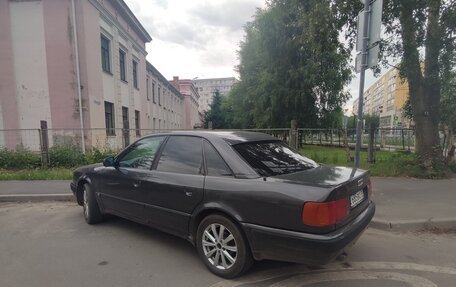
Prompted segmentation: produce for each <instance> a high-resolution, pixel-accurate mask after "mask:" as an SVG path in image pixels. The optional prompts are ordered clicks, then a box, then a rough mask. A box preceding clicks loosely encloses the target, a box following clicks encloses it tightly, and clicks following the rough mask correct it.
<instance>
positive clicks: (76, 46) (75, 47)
mask: <svg viewBox="0 0 456 287" xmlns="http://www.w3.org/2000/svg"><path fill="white" fill-rule="evenodd" d="M71 10H72V13H73V15H72V16H73V17H72V18H73V19H72V20H73V23H72V24H73V36H74V54H75V57H76V77H77V82H78V87H77V90H78V101H79V120H80V123H81V144H82V146H81V147H82V153H84V154H85V152H86V149H85V139H84V138H85V137H84V119H83V115H82V96H81V75H80V72H79V48H78V33H77V28H76V11H75V8H74V0H71Z"/></svg>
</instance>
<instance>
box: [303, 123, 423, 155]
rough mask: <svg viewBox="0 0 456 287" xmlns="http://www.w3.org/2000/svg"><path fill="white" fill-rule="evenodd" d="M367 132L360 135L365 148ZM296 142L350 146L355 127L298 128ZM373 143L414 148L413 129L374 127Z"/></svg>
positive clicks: (391, 146) (388, 148) (400, 148)
mask: <svg viewBox="0 0 456 287" xmlns="http://www.w3.org/2000/svg"><path fill="white" fill-rule="evenodd" d="M368 138H369V134H368V132H367V131H364V132H363V135H362V147H366V148H367V143H368ZM298 142H299V144H300V146H302V145H306V144H310V145H324V146H340V147H341V146H344V145H345V142H347V144H348V145H349V146H350V147H354V146H355V144H356V129H347V130H343V129H298ZM374 145H375V147H376V148H379V149H384V150H408V151H414V150H415V131H414V130H413V129H405V128H404V129H384V128H380V129H375V131H374Z"/></svg>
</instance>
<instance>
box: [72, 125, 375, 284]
mask: <svg viewBox="0 0 456 287" xmlns="http://www.w3.org/2000/svg"><path fill="white" fill-rule="evenodd" d="M369 177H370V176H369V173H368V172H366V171H363V170H352V169H349V168H344V167H327V166H320V165H318V164H316V163H315V162H314V161H312V160H310V159H308V158H306V157H304V156H302V155H300V154H298V153H297V152H296V151H295V150H293V149H292V148H290V147H289V146H287V145H286V144H285V143H284V142H282V141H280V140H278V139H276V138H274V137H272V136H269V135H266V134H261V133H253V132H205V131H195V132H173V133H166V134H157V135H153V136H148V137H144V138H142V139H140V140H138V141H137V142H135V143H133V144H131V145H130V146H129V147H127V148H126V149H125V150H123V151H122V152H121V153H120V154H119V155H117V156H116V157H109V158H107V159H106V160H105V161H104V162H103V165H101V164H99V165H91V166H85V167H81V168H79V169H77V170H76V171H75V172H74V178H73V182H72V183H71V189H72V190H73V193H74V194H75V196H76V199H77V202H78V203H79V204H80V205H82V206H83V210H84V217H85V220H86V221H87V222H88V223H89V224H94V223H97V222H100V221H102V220H103V219H104V217H105V215H106V214H113V215H117V216H121V217H124V218H127V219H130V220H133V221H136V222H139V223H143V224H145V225H148V226H152V227H154V228H158V229H161V230H163V231H165V232H168V233H171V234H174V235H176V236H179V237H182V238H185V239H187V240H188V241H190V242H191V243H192V244H193V245H195V246H196V248H197V250H198V253H199V255H200V256H201V258H202V260H203V261H204V263H205V264H206V266H207V267H208V268H209V270H211V271H212V272H214V273H215V274H217V275H219V276H222V277H225V278H233V277H235V276H239V275H240V274H242V273H243V272H245V271H246V270H247V269H248V268H249V267H250V266H251V265H252V263H253V261H254V259H255V260H261V259H274V260H283V261H291V262H300V263H306V264H313V265H314V264H324V263H327V262H328V261H330V260H331V259H333V258H334V257H336V256H337V255H338V254H340V253H341V252H343V250H344V249H345V248H346V247H347V246H349V245H351V243H353V242H354V241H355V240H356V239H357V238H358V236H359V235H360V234H361V233H362V232H363V230H364V229H365V228H366V227H367V225H368V224H369V222H370V221H371V219H372V217H373V215H374V212H375V205H374V203H373V202H372V200H371V193H372V187H371V183H370V178H369Z"/></svg>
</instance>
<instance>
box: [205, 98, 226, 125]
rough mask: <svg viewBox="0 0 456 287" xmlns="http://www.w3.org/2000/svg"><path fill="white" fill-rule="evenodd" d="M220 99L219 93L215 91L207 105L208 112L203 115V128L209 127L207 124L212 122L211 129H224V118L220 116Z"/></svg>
mask: <svg viewBox="0 0 456 287" xmlns="http://www.w3.org/2000/svg"><path fill="white" fill-rule="evenodd" d="M221 107H222V99H221V96H220V92H219V91H218V90H215V92H214V97H213V98H212V103H211V104H210V105H209V111H207V112H206V114H205V115H204V128H206V129H207V128H208V127H209V122H212V128H213V129H223V128H225V118H224V116H223V114H222V109H221Z"/></svg>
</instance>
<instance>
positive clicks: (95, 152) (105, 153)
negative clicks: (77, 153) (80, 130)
mask: <svg viewBox="0 0 456 287" xmlns="http://www.w3.org/2000/svg"><path fill="white" fill-rule="evenodd" d="M116 154H117V153H116V152H115V151H114V150H109V149H104V150H102V149H98V148H93V149H92V150H90V151H89V152H87V153H86V156H87V161H88V163H99V162H102V161H103V160H104V159H105V158H107V157H109V156H114V155H116Z"/></svg>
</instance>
